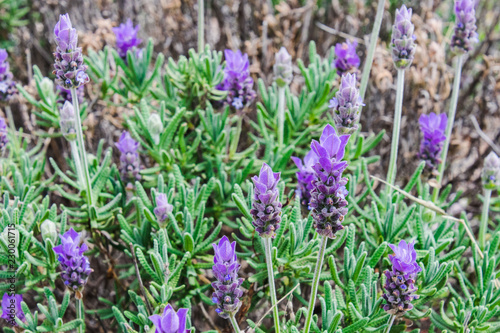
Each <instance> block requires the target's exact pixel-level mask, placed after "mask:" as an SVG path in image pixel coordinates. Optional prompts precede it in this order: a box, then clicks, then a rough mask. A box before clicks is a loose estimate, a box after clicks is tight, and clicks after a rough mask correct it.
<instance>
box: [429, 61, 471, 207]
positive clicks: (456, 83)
mask: <svg viewBox="0 0 500 333" xmlns="http://www.w3.org/2000/svg"><path fill="white" fill-rule="evenodd" d="M463 57H464V56H463V55H462V54H461V55H459V56H457V63H456V65H455V79H454V80H453V92H452V93H451V102H450V110H449V111H448V122H447V123H446V139H445V141H444V145H443V152H442V153H441V164H439V173H438V176H437V177H436V181H437V187H435V188H434V192H432V202H434V203H435V202H436V200H437V198H438V196H439V188H440V187H441V182H442V181H443V175H444V168H445V165H446V157H447V156H448V148H449V147H450V140H451V132H452V130H453V123H454V122H455V113H456V112H457V103H458V93H459V90H460V79H461V77H462V64H463V60H464V58H463Z"/></svg>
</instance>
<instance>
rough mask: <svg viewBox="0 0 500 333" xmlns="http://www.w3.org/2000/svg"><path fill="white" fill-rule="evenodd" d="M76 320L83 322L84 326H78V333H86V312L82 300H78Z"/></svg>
mask: <svg viewBox="0 0 500 333" xmlns="http://www.w3.org/2000/svg"><path fill="white" fill-rule="evenodd" d="M76 318H77V319H81V320H83V324H82V325H79V326H78V328H77V332H78V333H85V311H84V307H83V299H82V298H76Z"/></svg>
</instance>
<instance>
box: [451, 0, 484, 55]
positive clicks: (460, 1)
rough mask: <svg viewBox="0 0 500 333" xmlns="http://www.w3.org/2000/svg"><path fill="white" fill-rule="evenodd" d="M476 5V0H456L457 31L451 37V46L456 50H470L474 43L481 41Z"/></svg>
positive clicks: (464, 51) (461, 51) (463, 51)
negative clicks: (478, 32)
mask: <svg viewBox="0 0 500 333" xmlns="http://www.w3.org/2000/svg"><path fill="white" fill-rule="evenodd" d="M474 7H475V1H474V0H456V1H455V15H456V17H455V31H454V33H453V36H452V37H451V48H452V49H453V50H454V51H456V52H460V53H466V52H469V51H470V50H471V49H472V45H473V44H475V43H477V42H478V41H479V39H478V35H477V32H476V30H477V26H476V10H475V8H474Z"/></svg>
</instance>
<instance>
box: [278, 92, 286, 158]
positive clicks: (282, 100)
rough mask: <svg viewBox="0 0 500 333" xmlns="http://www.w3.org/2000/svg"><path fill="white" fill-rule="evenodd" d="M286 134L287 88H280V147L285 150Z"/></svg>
mask: <svg viewBox="0 0 500 333" xmlns="http://www.w3.org/2000/svg"><path fill="white" fill-rule="evenodd" d="M284 132H285V87H280V88H278V147H279V149H282V148H283V136H284Z"/></svg>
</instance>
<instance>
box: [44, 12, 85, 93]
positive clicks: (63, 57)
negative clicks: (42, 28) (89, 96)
mask: <svg viewBox="0 0 500 333" xmlns="http://www.w3.org/2000/svg"><path fill="white" fill-rule="evenodd" d="M54 35H55V39H56V43H57V49H56V52H55V53H54V57H55V58H56V60H55V64H54V68H55V69H54V71H53V74H55V75H56V82H57V83H58V84H59V85H60V86H63V87H64V88H66V89H70V88H78V87H80V86H82V85H84V84H86V83H88V82H89V80H90V79H89V76H88V75H87V73H85V71H86V70H87V66H86V65H84V64H83V55H82V49H81V48H79V47H78V45H77V44H78V33H77V32H76V29H74V28H73V26H72V25H71V21H70V19H69V15H68V14H65V15H60V16H59V22H57V24H56V26H55V27H54Z"/></svg>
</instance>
